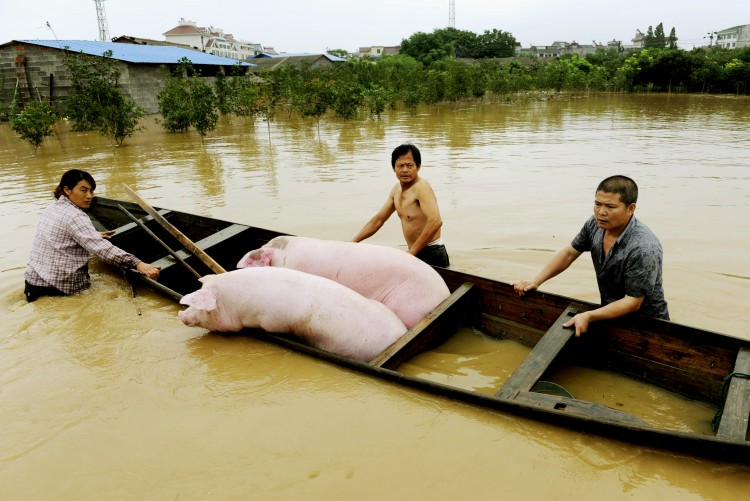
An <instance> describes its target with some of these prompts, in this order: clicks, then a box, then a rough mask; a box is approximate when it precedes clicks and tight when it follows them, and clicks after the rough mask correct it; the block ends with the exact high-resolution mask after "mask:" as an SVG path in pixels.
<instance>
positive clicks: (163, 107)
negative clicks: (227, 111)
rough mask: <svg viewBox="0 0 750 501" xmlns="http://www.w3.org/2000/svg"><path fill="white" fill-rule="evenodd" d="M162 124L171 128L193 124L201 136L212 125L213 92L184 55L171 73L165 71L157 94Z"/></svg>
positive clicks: (215, 117) (215, 119)
mask: <svg viewBox="0 0 750 501" xmlns="http://www.w3.org/2000/svg"><path fill="white" fill-rule="evenodd" d="M158 100H159V112H160V113H161V115H162V119H163V120H162V125H163V126H164V128H165V129H167V130H169V131H172V132H178V131H180V132H185V131H187V130H188V129H189V128H190V127H195V129H196V130H197V131H198V133H199V134H200V135H201V136H205V135H206V134H207V133H208V132H210V131H212V130H214V129H215V128H216V124H217V123H218V121H219V115H218V114H217V113H216V96H215V95H214V92H213V90H212V89H211V87H210V86H209V85H208V84H206V83H205V82H203V81H201V80H200V77H199V74H198V72H196V71H195V69H194V68H193V64H192V63H191V62H190V60H188V59H187V58H182V59H180V61H179V65H178V66H177V68H176V69H175V71H174V74H172V75H169V74H168V75H167V76H166V78H165V80H164V88H162V90H161V92H159V95H158Z"/></svg>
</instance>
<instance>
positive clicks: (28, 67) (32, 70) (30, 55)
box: [0, 43, 216, 114]
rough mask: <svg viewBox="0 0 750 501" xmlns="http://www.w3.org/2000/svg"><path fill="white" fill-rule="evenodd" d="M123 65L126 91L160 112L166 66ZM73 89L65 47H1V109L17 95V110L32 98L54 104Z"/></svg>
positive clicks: (149, 110) (150, 111) (151, 110)
mask: <svg viewBox="0 0 750 501" xmlns="http://www.w3.org/2000/svg"><path fill="white" fill-rule="evenodd" d="M119 64H120V65H121V67H120V73H121V75H120V88H121V89H122V91H123V92H124V93H125V94H127V95H128V96H130V97H131V99H133V101H135V102H136V104H138V105H139V106H141V107H142V108H143V109H145V110H146V113H148V114H154V113H158V112H159V107H158V100H157V95H158V94H159V92H160V91H161V89H162V87H163V85H164V75H165V70H164V69H163V67H162V66H161V65H158V64H129V63H123V62H120V63H119ZM50 75H52V78H51V79H50ZM215 80H216V79H215V78H214V77H205V79H204V81H205V82H206V83H207V84H208V85H211V86H212V87H213V85H214V83H215ZM50 82H51V87H50ZM69 91H70V80H69V79H68V77H67V70H66V69H65V65H64V64H63V53H62V51H61V50H58V49H51V48H48V47H40V46H37V45H30V44H23V43H9V44H5V45H3V46H0V111H4V110H5V109H7V108H8V107H9V106H10V104H11V103H12V101H13V96H14V94H16V96H17V97H16V100H17V102H18V103H19V107H17V108H16V110H15V111H16V112H18V111H20V109H22V108H21V106H22V105H23V103H25V102H28V100H29V99H32V98H33V99H38V98H40V97H41V98H42V99H44V100H47V101H51V102H53V103H54V102H55V101H58V100H63V99H65V98H66V97H67V95H68V92H69Z"/></svg>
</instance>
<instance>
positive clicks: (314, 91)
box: [11, 24, 750, 149]
mask: <svg viewBox="0 0 750 501" xmlns="http://www.w3.org/2000/svg"><path fill="white" fill-rule="evenodd" d="M676 41H677V36H676V34H675V30H674V28H673V29H672V31H671V32H670V34H669V36H665V34H664V30H663V28H662V25H661V24H659V25H658V26H657V27H656V30H653V29H652V28H651V27H649V30H648V33H647V35H646V36H645V40H644V48H643V49H639V50H636V51H622V50H618V49H616V48H613V49H600V50H598V51H597V52H596V53H595V54H591V55H587V56H585V57H582V56H579V55H576V54H565V55H563V56H561V57H558V58H552V59H546V58H529V57H526V58H524V57H516V56H515V48H516V45H517V43H516V40H515V38H514V37H513V36H512V35H511V34H509V33H506V32H503V31H499V30H492V31H485V32H484V33H483V34H481V35H477V34H474V33H471V32H466V31H461V30H456V29H455V28H445V29H438V30H435V31H434V32H433V33H431V34H425V33H415V34H414V35H412V36H411V37H410V38H408V39H405V40H403V41H402V44H401V53H400V54H398V55H392V56H391V55H385V56H383V57H382V58H380V59H377V60H371V59H367V58H356V57H354V58H350V59H349V60H347V61H346V62H337V63H334V64H330V65H327V66H319V67H311V66H309V65H308V66H298V65H293V64H286V65H283V66H281V67H279V68H278V69H275V70H273V71H265V72H261V73H259V74H253V73H248V74H246V73H245V68H242V67H240V66H239V64H238V65H236V66H235V67H233V68H232V71H231V72H230V74H229V75H225V74H224V73H223V72H220V73H219V74H218V75H217V77H216V79H215V85H209V84H208V83H207V82H206V80H205V79H203V78H201V77H200V75H199V73H198V72H197V71H196V70H195V68H194V67H193V66H192V64H191V62H190V61H189V60H187V59H183V60H181V61H180V64H178V66H177V68H176V69H175V70H174V71H173V72H172V73H171V74H170V73H168V74H167V75H166V76H165V80H164V86H163V88H162V89H161V91H160V92H159V95H158V102H159V112H160V114H161V116H162V120H161V123H162V126H163V127H164V128H166V129H167V130H169V131H173V132H186V131H188V130H189V129H190V128H191V127H192V128H194V129H195V130H196V131H197V132H198V133H199V134H201V136H205V135H206V134H207V133H208V132H210V131H212V130H214V129H215V127H216V125H217V122H218V118H219V114H220V113H221V114H227V115H235V116H241V117H254V116H257V117H260V118H262V119H264V120H265V121H266V122H267V123H268V127H269V132H270V122H271V121H272V120H273V119H274V117H275V114H276V113H277V112H280V111H285V112H286V113H289V114H291V113H298V114H299V115H301V116H303V117H310V118H312V119H314V120H315V122H316V124H317V126H318V129H319V128H320V121H321V119H322V118H323V117H324V116H326V115H327V114H329V113H331V114H332V115H334V116H337V117H340V118H342V119H348V120H351V119H355V118H358V117H379V116H380V115H381V114H382V113H383V112H384V111H385V110H386V109H393V108H397V107H399V106H404V107H406V108H415V107H416V106H418V105H422V104H427V105H430V104H436V103H440V102H446V101H454V102H455V101H464V100H488V101H491V100H499V101H510V100H514V99H516V98H517V97H518V96H529V95H531V96H534V95H540V96H544V98H549V96H550V95H581V94H584V95H585V94H588V93H592V92H690V93H717V94H733V95H747V94H748V84H750V47H744V48H738V49H723V48H719V47H715V46H714V47H708V48H706V47H703V48H696V49H692V50H690V51H686V50H683V49H679V48H677V46H676ZM333 52H336V51H333ZM340 55H343V54H340ZM110 56H111V53H105V54H104V57H98V58H97V57H91V56H85V55H83V54H78V55H72V56H67V57H66V62H65V65H66V67H67V69H68V71H69V73H70V79H71V86H72V89H71V92H70V94H69V96H68V99H67V100H66V101H65V106H64V109H61V110H55V111H56V112H57V113H59V114H60V116H64V117H66V118H68V119H70V120H71V121H72V123H73V127H74V128H75V129H79V130H84V129H89V130H91V129H93V130H98V131H99V132H100V133H101V134H103V135H105V136H108V137H110V138H112V139H113V140H114V141H115V142H117V144H121V143H122V141H123V140H124V138H125V137H128V136H130V135H132V134H133V132H135V131H137V130H139V126H138V122H139V120H140V119H141V117H142V116H143V114H144V112H143V110H142V109H141V108H140V107H138V106H137V105H136V104H135V103H134V102H133V101H132V99H131V98H130V97H128V96H127V95H125V94H124V93H123V92H122V91H121V90H120V89H119V87H118V85H117V83H118V78H119V71H118V69H117V65H116V62H115V61H113V60H112V59H111V58H110ZM28 107H29V106H28V105H27V108H28ZM13 108H15V103H13V104H12V106H11V109H13ZM49 116H52V115H51V112H50V113H47V111H44V110H41V109H40V108H39V107H38V106H35V107H32V108H30V109H29V110H28V112H26V113H25V117H24V118H23V120H16V123H17V124H18V125H17V128H14V130H16V131H17V132H18V133H19V134H20V135H21V137H22V139H24V140H27V141H29V142H30V143H31V144H32V146H33V147H34V148H35V149H36V148H37V147H38V146H39V144H41V142H42V141H43V139H44V137H46V135H48V134H47V133H48V132H49V131H50V130H51V126H50V127H48V126H46V125H45V120H49V118H48V117H49ZM22 129H24V132H21V130H22Z"/></svg>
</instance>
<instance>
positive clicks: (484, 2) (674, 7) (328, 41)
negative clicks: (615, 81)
mask: <svg viewBox="0 0 750 501" xmlns="http://www.w3.org/2000/svg"><path fill="white" fill-rule="evenodd" d="M449 4H450V2H449V1H448V0H379V1H374V2H359V1H354V0H336V1H332V0H316V1H314V0H272V1H265V2H252V1H248V0H219V1H215V2H211V1H206V0H201V1H196V0H180V1H177V0H105V1H104V2H103V5H104V9H105V11H106V16H107V22H108V28H109V35H110V37H116V36H120V35H128V36H135V37H141V38H151V39H156V40H164V36H163V33H164V32H166V31H168V30H170V29H172V28H174V27H175V26H177V24H178V21H179V20H180V18H184V19H187V20H190V21H195V22H196V23H197V25H198V26H213V27H214V28H219V29H222V30H223V31H224V33H228V34H232V35H234V37H235V38H237V39H241V40H245V41H248V42H254V43H261V44H263V45H264V46H271V47H273V48H275V49H276V50H277V51H279V52H322V51H324V50H326V49H345V50H347V51H350V52H354V51H356V50H357V48H359V47H366V46H370V45H398V44H399V43H401V40H402V39H404V38H408V37H409V36H411V35H412V34H413V33H415V32H418V31H422V32H425V33H431V32H432V31H433V30H435V29H436V28H444V27H447V26H448V21H449ZM660 22H661V23H663V26H664V31H665V33H666V34H667V35H668V34H669V32H670V30H671V29H672V27H674V28H675V29H676V32H677V37H678V39H679V41H678V45H679V46H680V47H682V48H685V49H690V48H692V47H694V46H702V45H706V44H708V34H709V33H711V32H715V31H720V30H723V29H726V28H730V27H732V26H737V25H740V24H750V1H749V0H722V1H719V2H716V3H713V2H707V1H705V0H701V1H693V0H621V1H609V0H565V1H563V0H455V27H456V28H457V29H460V30H468V31H472V32H474V33H478V34H479V33H482V32H483V31H484V30H491V29H498V30H502V31H507V32H510V33H511V34H512V35H513V36H514V37H515V38H516V40H518V41H519V42H520V43H521V44H522V45H523V46H524V47H528V46H530V45H550V44H552V43H553V42H555V41H567V42H573V41H575V42H578V43H580V44H590V43H592V42H593V41H596V42H599V43H602V42H607V41H610V40H620V41H622V43H623V44H630V43H631V39H632V38H633V36H634V35H635V30H636V29H640V30H641V31H642V32H643V33H646V30H647V29H648V27H649V26H653V27H656V25H657V24H659V23H660ZM47 23H49V27H47ZM55 38H57V39H59V40H63V39H65V40H97V39H98V38H99V26H98V23H97V16H96V4H95V2H94V0H0V43H6V42H9V41H11V40H24V39H42V40H52V39H55Z"/></svg>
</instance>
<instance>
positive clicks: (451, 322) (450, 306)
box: [370, 283, 473, 369]
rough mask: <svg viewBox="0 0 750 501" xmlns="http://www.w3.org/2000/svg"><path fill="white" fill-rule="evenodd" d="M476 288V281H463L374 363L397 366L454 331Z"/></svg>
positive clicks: (375, 359) (376, 358)
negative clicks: (465, 304)
mask: <svg viewBox="0 0 750 501" xmlns="http://www.w3.org/2000/svg"><path fill="white" fill-rule="evenodd" d="M472 288H473V284H470V283H464V284H462V285H461V286H460V287H458V289H456V290H455V291H453V293H452V294H451V295H450V296H448V297H447V298H445V300H443V302H442V303H440V304H439V305H438V306H437V308H435V309H434V310H432V311H431V312H430V313H428V314H427V316H426V317H424V318H423V319H422V320H420V321H419V323H418V324H417V325H415V326H414V327H412V328H411V329H409V330H408V331H406V333H405V334H404V335H403V336H401V337H400V338H399V339H398V340H397V341H396V342H395V343H393V344H392V345H391V346H389V347H388V348H386V349H385V350H384V351H383V352H382V353H381V354H380V355H378V356H377V357H375V358H374V359H373V360H372V362H370V364H371V365H374V366H376V367H384V368H387V369H393V368H395V367H397V366H398V365H400V364H401V363H402V362H404V361H405V360H408V359H409V358H411V357H413V356H414V355H416V354H417V353H419V352H421V351H423V350H424V348H425V346H427V345H433V344H434V343H435V342H440V341H442V340H445V339H446V338H447V337H448V336H450V335H452V334H454V333H455V332H456V330H457V329H458V327H459V325H460V323H461V316H462V314H463V312H464V308H463V305H464V303H465V302H466V299H467V297H468V293H469V291H471V290H472Z"/></svg>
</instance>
